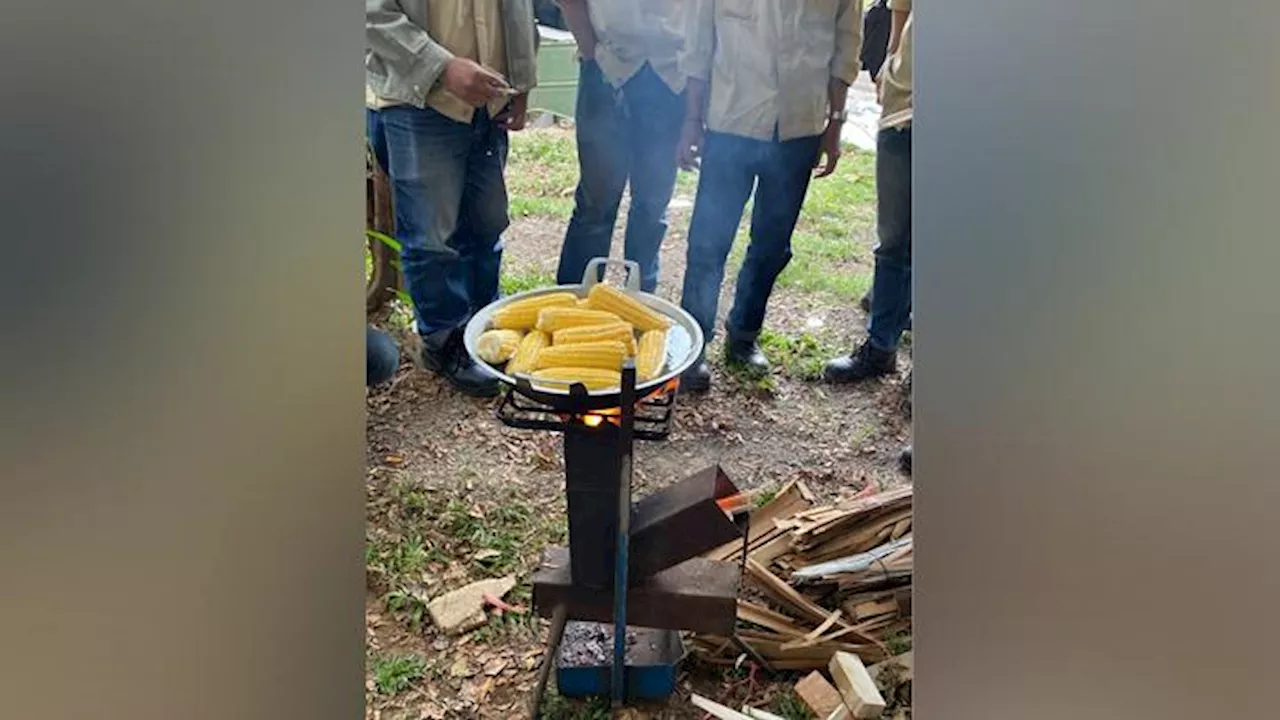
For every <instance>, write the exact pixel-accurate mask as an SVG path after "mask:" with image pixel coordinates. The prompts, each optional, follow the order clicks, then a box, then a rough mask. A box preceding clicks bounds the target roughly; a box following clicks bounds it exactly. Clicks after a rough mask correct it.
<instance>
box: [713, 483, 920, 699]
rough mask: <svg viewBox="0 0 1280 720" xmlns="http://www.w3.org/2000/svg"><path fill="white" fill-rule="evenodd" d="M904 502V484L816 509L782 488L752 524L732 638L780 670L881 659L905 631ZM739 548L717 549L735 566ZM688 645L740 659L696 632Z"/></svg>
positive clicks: (908, 498)
mask: <svg viewBox="0 0 1280 720" xmlns="http://www.w3.org/2000/svg"><path fill="white" fill-rule="evenodd" d="M912 505H913V495H912V489H911V488H910V487H901V488H895V489H893V490H889V491H885V492H880V493H878V494H872V492H871V491H866V492H862V493H859V494H858V495H856V496H854V497H852V498H850V499H848V500H845V501H842V502H837V503H834V504H828V505H821V506H819V505H817V504H815V503H814V502H813V501H812V496H811V495H809V494H808V493H807V489H805V488H804V487H803V485H802V484H801V483H799V482H798V481H797V482H793V483H789V484H788V485H787V487H785V488H784V489H783V491H781V492H780V493H779V494H778V496H776V497H775V498H774V499H773V500H772V501H771V502H770V503H768V504H766V505H765V506H764V507H762V508H760V509H759V510H757V511H756V512H755V513H754V514H753V516H752V517H751V524H750V529H749V531H748V537H749V540H748V543H747V545H748V555H747V561H746V565H745V570H746V573H745V575H746V578H747V579H748V580H749V583H747V584H744V586H743V587H744V588H745V589H746V590H747V592H748V594H747V595H745V596H742V597H740V598H739V601H738V605H737V610H738V612H737V635H738V638H737V640H740V641H741V642H743V643H746V645H747V646H748V647H749V648H750V649H751V651H752V652H754V653H758V654H759V656H760V657H762V658H764V659H765V660H766V661H768V662H769V663H770V665H772V666H773V667H775V668H776V669H779V670H816V669H826V668H827V666H828V661H829V660H830V658H831V656H832V655H833V654H834V653H836V652H846V653H851V654H853V655H856V656H857V657H859V658H860V659H861V660H862V661H864V662H865V663H867V664H870V663H875V662H879V661H881V660H884V659H886V658H888V657H889V656H890V652H889V649H888V645H887V644H886V640H887V639H889V638H891V637H895V636H897V635H899V634H901V633H903V632H908V631H909V630H910V628H911V612H912V607H911V585H912V575H913V572H914V545H913V540H912V534H911V524H912V518H913V515H912V512H913V507H912ZM742 545H743V544H742V543H741V542H738V543H735V544H733V546H732V547H729V546H725V547H724V548H721V549H720V550H719V551H720V552H723V553H725V555H724V556H723V557H724V558H725V559H729V558H734V559H736V558H737V557H740V556H741V552H742ZM757 591H758V592H757ZM690 647H691V649H692V651H693V652H695V653H697V654H698V655H699V657H700V658H701V659H703V660H705V661H707V662H709V663H711V664H714V665H720V666H724V665H732V664H734V663H736V662H737V661H738V657H739V655H740V654H741V652H742V648H741V646H740V645H737V644H736V641H735V640H730V639H727V638H723V637H702V636H698V635H696V634H695V635H694V636H692V637H691V643H690ZM891 709H892V708H891Z"/></svg>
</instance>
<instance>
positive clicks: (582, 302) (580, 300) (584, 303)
mask: <svg viewBox="0 0 1280 720" xmlns="http://www.w3.org/2000/svg"><path fill="white" fill-rule="evenodd" d="M590 303H591V299H590V298H578V302H576V303H574V304H573V306H574V307H576V308H582V309H583V310H587V309H588V307H587V306H588V305H589V304H590Z"/></svg>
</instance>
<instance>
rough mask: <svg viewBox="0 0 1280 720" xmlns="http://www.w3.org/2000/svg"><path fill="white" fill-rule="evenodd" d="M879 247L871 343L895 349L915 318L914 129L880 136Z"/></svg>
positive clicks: (878, 158)
mask: <svg viewBox="0 0 1280 720" xmlns="http://www.w3.org/2000/svg"><path fill="white" fill-rule="evenodd" d="M876 198H877V208H876V214H877V222H876V232H877V233H878V234H879V236H880V244H879V245H877V246H876V252H875V255H876V269H875V278H874V280H873V281H872V290H871V292H872V295H873V297H874V300H873V301H872V303H871V320H870V322H869V323H868V334H869V336H870V337H869V341H870V343H871V345H872V347H875V348H876V349H879V350H894V349H896V348H897V347H898V341H899V340H900V339H901V338H902V331H903V330H904V329H906V327H907V322H908V321H909V320H910V318H911V129H910V128H906V129H903V130H893V129H891V130H881V131H880V134H879V135H878V136H877V137H876Z"/></svg>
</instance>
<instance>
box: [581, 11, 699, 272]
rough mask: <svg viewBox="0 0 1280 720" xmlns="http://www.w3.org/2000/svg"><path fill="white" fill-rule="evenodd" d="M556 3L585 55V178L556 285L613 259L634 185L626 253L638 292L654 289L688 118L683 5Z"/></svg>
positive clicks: (582, 107)
mask: <svg viewBox="0 0 1280 720" xmlns="http://www.w3.org/2000/svg"><path fill="white" fill-rule="evenodd" d="M560 6H561V9H562V10H563V13H564V19H565V24H567V25H568V26H569V30H570V32H572V33H573V36H574V39H575V40H577V43H578V53H579V56H580V58H579V59H580V67H579V72H578V101H577V107H576V108H575V111H574V120H575V126H576V132H577V140H578V167H579V178H580V179H579V181H578V188H577V192H576V193H575V195H574V209H573V217H572V219H571V220H570V221H569V228H568V231H567V232H566V233H565V238H564V245H563V247H562V248H561V251H560V266H559V268H558V270H557V272H556V281H557V282H558V283H560V284H562V285H566V284H574V283H579V282H582V275H583V273H584V272H585V271H586V269H587V264H588V263H589V262H590V261H591V259H592V258H595V257H601V256H608V255H609V247H610V245H611V243H612V239H613V227H614V223H615V222H616V221H617V218H618V206H619V205H620V204H621V202H622V191H623V189H624V188H625V187H626V186H627V184H628V183H630V185H631V204H630V210H629V212H628V214H627V229H626V238H625V240H624V246H623V247H624V254H625V255H626V258H627V259H628V260H634V261H635V262H636V263H637V264H638V265H639V266H640V289H641V290H643V291H645V292H653V291H654V290H655V289H656V288H657V286H658V252H659V250H660V249H661V247H662V240H663V238H664V237H665V236H666V233H667V205H668V204H669V203H670V202H671V193H672V191H673V190H674V189H675V182H676V159H675V147H676V142H677V141H678V140H679V139H680V123H681V120H682V119H683V117H684V101H683V99H682V98H681V92H682V91H683V90H684V85H685V79H684V75H683V74H682V73H681V72H680V69H679V67H678V64H677V55H678V53H679V52H680V48H681V46H682V45H683V42H684V41H683V36H682V32H681V28H680V21H681V19H682V18H681V16H680V14H679V11H680V2H679V0H560Z"/></svg>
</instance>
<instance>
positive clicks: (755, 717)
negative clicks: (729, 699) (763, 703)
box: [742, 705, 786, 720]
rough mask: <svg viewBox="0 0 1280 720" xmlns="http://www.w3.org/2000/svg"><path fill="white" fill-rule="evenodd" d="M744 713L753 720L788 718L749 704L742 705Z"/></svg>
mask: <svg viewBox="0 0 1280 720" xmlns="http://www.w3.org/2000/svg"><path fill="white" fill-rule="evenodd" d="M742 714H743V715H746V716H747V717H749V718H751V720H786V718H784V717H782V716H781V715H774V714H773V713H771V712H768V711H766V710H761V709H760V708H753V707H750V706H748V705H743V706H742Z"/></svg>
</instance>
